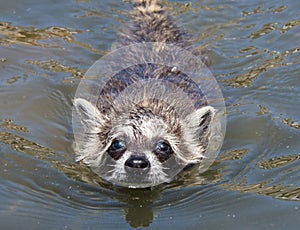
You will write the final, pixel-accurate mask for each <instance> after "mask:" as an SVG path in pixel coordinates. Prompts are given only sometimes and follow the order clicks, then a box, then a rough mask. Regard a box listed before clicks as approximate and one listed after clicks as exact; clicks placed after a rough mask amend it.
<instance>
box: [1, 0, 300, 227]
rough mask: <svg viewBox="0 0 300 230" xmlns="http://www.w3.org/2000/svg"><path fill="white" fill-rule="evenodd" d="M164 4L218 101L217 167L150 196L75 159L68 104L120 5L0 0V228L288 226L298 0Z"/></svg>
mask: <svg viewBox="0 0 300 230" xmlns="http://www.w3.org/2000/svg"><path fill="white" fill-rule="evenodd" d="M164 2H165V1H164ZM165 3H166V4H167V5H168V6H169V7H170V8H171V11H172V12H173V13H174V14H175V17H176V21H178V23H179V24H180V25H181V26H183V27H184V28H185V29H186V30H188V31H190V32H191V33H192V34H193V35H194V37H195V38H196V39H195V46H201V45H206V46H208V48H209V50H210V57H211V59H212V61H213V65H212V72H213V74H214V75H215V76H216V79H217V80H218V82H219V84H220V86H221V88H222V90H223V93H224V96H225V98H226V105H227V112H228V117H227V133H226V137H225V142H224V145H223V147H222V149H221V152H220V154H219V157H218V158H217V160H216V162H215V163H214V164H213V165H212V166H211V168H210V169H209V170H208V171H207V172H205V173H204V174H201V175H199V173H197V171H195V170H193V171H191V172H190V173H189V174H188V175H184V176H183V177H182V178H179V179H178V180H176V181H175V182H173V183H171V184H169V185H162V186H159V187H158V188H156V189H153V190H150V189H145V190H130V189H124V188H114V187H112V186H111V185H109V184H107V183H103V182H102V181H101V180H99V179H98V178H97V177H96V176H95V175H94V174H93V173H92V172H91V171H90V170H89V169H88V168H86V167H85V166H83V165H77V164H76V163H74V151H73V149H72V141H73V134H72V127H71V105H72V98H73V97H74V94H75V91H76V88H77V85H78V83H79V81H80V78H81V77H82V76H83V74H84V72H85V71H86V70H87V69H88V68H89V67H90V66H91V65H92V64H93V63H94V62H95V61H96V60H97V59H98V58H100V57H101V56H102V55H103V54H105V53H106V52H107V51H108V50H109V48H110V46H111V45H112V43H113V41H114V40H115V39H116V33H117V31H118V30H119V29H120V28H122V26H123V25H124V23H126V22H127V21H126V16H125V12H127V11H128V10H129V8H130V6H129V4H128V3H126V2H125V3H124V2H121V1H101V2H99V1H94V0H91V1H71V0H64V1H43V2H41V1H36V0H26V1H22V3H20V2H19V1H16V0H11V1H2V2H1V8H0V70H1V72H0V74H1V77H0V109H1V110H0V124H1V125H0V165H1V169H0V196H1V204H0V227H1V229H20V228H23V229H111V228H114V229H131V228H137V227H146V226H147V227H148V228H150V229H183V228H184V229H240V228H243V229H254V228H258V229H283V228H285V229H298V228H299V223H300V221H299V217H300V210H299V209H300V203H299V201H300V184H299V173H300V141H299V137H300V106H299V105H300V97H299V96H300V77H299V75H300V67H299V62H300V55H299V53H300V43H299V38H300V27H299V25H300V18H299V11H300V10H299V9H300V3H299V2H298V1H293V0H289V1H284V2H282V1H279V0H276V1H268V2H267V1H260V0H256V1H220V0H217V1H191V2H190V3H189V4H186V3H188V2H186V1H184V2H179V1H178V2H165ZM122 23H123V24H122Z"/></svg>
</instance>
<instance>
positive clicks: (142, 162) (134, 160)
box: [125, 156, 150, 169]
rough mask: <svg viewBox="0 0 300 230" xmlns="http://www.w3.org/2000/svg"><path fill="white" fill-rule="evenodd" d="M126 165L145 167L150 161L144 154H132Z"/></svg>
mask: <svg viewBox="0 0 300 230" xmlns="http://www.w3.org/2000/svg"><path fill="white" fill-rule="evenodd" d="M125 165H126V166H128V167H130V168H139V169H144V168H148V167H149V166H150V162H149V161H148V159H147V158H146V157H144V156H131V157H129V158H128V159H127V160H126V161H125Z"/></svg>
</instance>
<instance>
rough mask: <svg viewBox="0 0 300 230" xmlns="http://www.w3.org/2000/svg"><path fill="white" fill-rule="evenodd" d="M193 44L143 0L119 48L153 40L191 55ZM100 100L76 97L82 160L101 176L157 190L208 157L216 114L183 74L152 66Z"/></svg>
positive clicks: (132, 71) (117, 79)
mask: <svg viewBox="0 0 300 230" xmlns="http://www.w3.org/2000/svg"><path fill="white" fill-rule="evenodd" d="M188 40H189V38H188V36H187V34H185V33H184V32H183V31H182V30H180V29H179V28H178V27H177V26H176V25H174V24H173V22H172V20H171V19H170V18H169V16H168V15H167V14H166V12H165V10H164V8H163V7H161V6H160V5H159V4H158V3H157V1H156V0H136V1H134V10H133V12H132V13H131V22H130V26H129V28H128V30H127V31H126V32H124V33H123V34H122V35H121V36H120V41H119V42H117V43H116V44H115V48H120V47H123V46H127V45H129V46H130V45H131V44H138V43H140V44H145V43H147V42H151V43H159V44H160V45H158V46H157V47H156V48H157V49H158V50H159V49H163V45H161V44H167V45H168V44H174V45H176V46H177V47H182V48H187V49H188V48H189V42H188ZM156 48H155V49H156ZM140 56H142V55H140ZM158 56H160V55H158ZM126 58H127V59H128V57H125V56H124V61H125V62H126V60H125V59H126ZM174 58H177V57H174ZM141 60H144V57H141ZM99 77H101V76H99ZM96 95H97V100H96V102H95V103H94V104H93V103H91V102H90V101H88V100H87V99H84V98H76V99H75V100H74V106H75V109H76V112H77V113H78V114H79V116H80V120H81V123H82V125H83V127H84V128H83V133H82V138H81V140H79V142H80V143H79V144H78V149H77V152H78V153H77V154H78V156H77V160H78V161H82V162H84V163H85V164H87V165H88V166H90V167H91V168H92V169H93V170H94V171H95V172H96V173H97V174H98V175H99V176H100V177H102V178H104V179H106V180H108V181H110V182H113V183H114V184H117V185H121V186H127V187H134V188H136V187H151V186H155V185H158V184H160V183H163V182H169V181H170V180H172V179H173V177H174V176H175V175H176V174H178V173H179V172H180V171H181V170H182V169H183V168H184V167H186V166H188V165H191V164H196V163H200V162H201V161H202V160H203V159H204V158H205V152H206V149H207V147H208V142H209V138H210V136H211V123H212V120H213V117H214V115H215V109H214V108H213V107H212V106H210V105H208V102H207V100H206V98H205V95H203V93H202V92H201V90H200V89H199V87H198V85H197V84H196V83H194V82H193V81H192V80H191V79H190V78H189V76H188V75H187V74H186V73H184V72H183V71H180V70H179V69H177V68H176V67H174V66H166V65H164V64H159V63H149V62H148V61H146V62H144V63H139V64H136V65H132V66H128V67H126V68H124V69H122V70H121V71H119V72H118V73H116V74H115V75H114V76H112V77H111V78H110V79H109V80H108V81H107V82H106V84H105V86H104V87H102V89H101V90H99V92H96ZM186 95H187V96H186ZM185 97H188V98H189V99H191V100H190V101H192V104H188V103H186V101H187V100H186V98H185Z"/></svg>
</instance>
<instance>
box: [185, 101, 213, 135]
mask: <svg viewBox="0 0 300 230" xmlns="http://www.w3.org/2000/svg"><path fill="white" fill-rule="evenodd" d="M215 113H216V110H215V109H214V108H213V107H211V106H204V107H202V108H200V109H197V110H196V111H194V112H193V113H191V114H190V115H188V116H187V117H186V119H185V125H186V128H187V130H188V131H189V132H191V134H192V135H193V136H194V138H196V137H201V136H202V135H205V134H206V133H207V131H208V130H209V126H210V124H211V121H212V119H213V117H214V115H215Z"/></svg>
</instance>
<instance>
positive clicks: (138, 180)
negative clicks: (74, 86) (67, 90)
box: [74, 98, 215, 187]
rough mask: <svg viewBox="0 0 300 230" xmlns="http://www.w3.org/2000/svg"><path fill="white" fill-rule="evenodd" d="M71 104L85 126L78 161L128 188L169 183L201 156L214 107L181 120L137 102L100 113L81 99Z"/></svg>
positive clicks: (79, 143) (200, 110) (202, 109)
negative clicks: (106, 112)
mask: <svg viewBox="0 0 300 230" xmlns="http://www.w3.org/2000/svg"><path fill="white" fill-rule="evenodd" d="M74 105H75V108H76V111H77V112H78V114H79V115H80V119H81V123H82V125H83V130H84V131H83V133H82V139H81V140H79V141H78V140H77V142H76V144H77V147H78V150H77V151H78V152H77V154H78V156H77V160H78V161H79V160H82V161H83V162H84V163H85V164H87V165H88V166H90V167H91V168H92V170H94V171H95V172H96V173H97V174H98V175H99V176H100V177H102V178H104V179H106V180H108V181H110V182H113V183H115V184H117V185H122V186H127V187H150V186H155V185H158V184H160V183H163V182H168V181H170V180H172V179H173V177H174V176H175V175H176V174H177V173H179V171H181V170H182V169H183V168H184V166H186V165H188V164H195V163H198V162H200V161H201V159H203V158H204V152H205V150H206V147H207V142H208V138H209V127H210V123H211V120H212V117H213V115H214V113H215V110H214V109H213V108H212V107H211V106H205V107H202V108H200V109H198V110H196V111H194V112H193V113H191V114H190V115H188V116H187V117H186V118H184V119H179V117H176V116H175V114H173V113H170V114H165V111H161V112H159V111H157V110H156V111H155V110H154V109H151V106H150V107H148V108H145V107H141V106H138V105H132V106H131V107H130V108H128V107H127V108H126V109H125V110H122V108H119V109H113V110H112V111H111V114H109V115H106V116H104V115H103V114H101V113H100V111H99V110H98V109H97V108H96V107H95V106H93V105H92V104H91V103H90V102H88V101H87V100H85V99H81V98H78V99H75V101H74Z"/></svg>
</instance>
